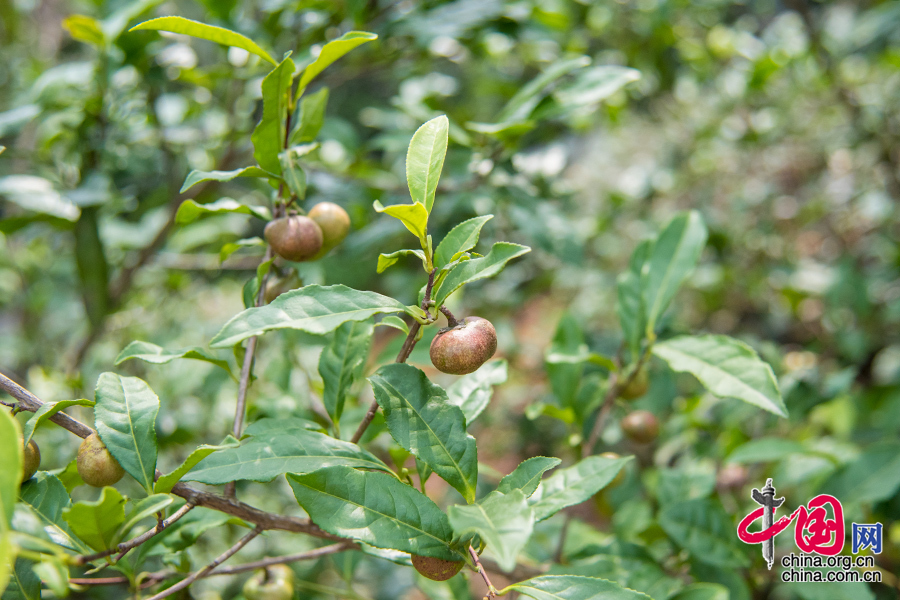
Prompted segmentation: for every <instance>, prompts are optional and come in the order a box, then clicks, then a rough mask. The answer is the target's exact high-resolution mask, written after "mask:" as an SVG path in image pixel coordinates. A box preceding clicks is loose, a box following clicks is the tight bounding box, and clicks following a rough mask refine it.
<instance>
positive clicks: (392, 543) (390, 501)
mask: <svg viewBox="0 0 900 600" xmlns="http://www.w3.org/2000/svg"><path fill="white" fill-rule="evenodd" d="M287 480H288V483H290V484H291V487H292V488H293V490H294V496H296V498H297V502H299V503H300V506H302V507H303V509H304V510H305V511H306V512H307V513H308V514H309V517H310V519H312V521H313V523H315V524H316V525H318V526H319V527H321V528H322V529H324V530H325V531H327V532H329V533H331V534H334V535H340V536H343V537H349V538H352V539H355V540H360V541H362V542H365V543H367V544H370V545H372V546H376V547H378V548H389V549H393V550H400V551H401V552H409V553H410V554H418V555H419V556H433V557H435V558H441V559H444V560H461V557H460V556H459V555H458V554H457V553H455V552H453V551H452V550H450V541H451V539H452V538H453V531H452V529H451V528H450V523H449V521H448V520H447V515H445V514H444V513H443V512H441V509H440V508H438V507H437V505H436V504H435V503H434V502H432V501H431V499H430V498H428V496H426V495H425V494H422V493H421V492H419V491H417V490H416V489H415V488H413V487H411V486H408V485H406V484H405V483H402V482H400V481H398V480H397V479H395V478H394V477H391V476H389V475H385V474H383V473H375V472H371V471H356V470H354V469H351V468H349V467H328V468H325V469H320V470H318V471H315V472H313V473H309V474H307V475H293V474H289V475H288V476H287Z"/></svg>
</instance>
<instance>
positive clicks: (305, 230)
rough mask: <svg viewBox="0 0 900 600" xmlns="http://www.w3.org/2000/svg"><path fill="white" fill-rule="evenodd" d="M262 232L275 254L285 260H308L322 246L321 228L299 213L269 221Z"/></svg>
mask: <svg viewBox="0 0 900 600" xmlns="http://www.w3.org/2000/svg"><path fill="white" fill-rule="evenodd" d="M263 234H264V235H265V238H266V241H267V242H269V245H270V246H272V250H274V251H275V254H277V255H278V256H280V257H281V258H283V259H285V260H292V261H294V262H302V261H304V260H309V259H311V258H312V257H314V256H315V255H316V253H317V252H318V251H319V250H320V249H321V248H322V240H323V237H322V228H321V227H319V225H318V224H317V223H316V222H315V221H313V220H312V219H310V218H309V217H304V216H301V215H293V216H290V217H281V218H280V219H275V220H274V221H269V223H268V224H267V225H266V229H265V230H264V232H263Z"/></svg>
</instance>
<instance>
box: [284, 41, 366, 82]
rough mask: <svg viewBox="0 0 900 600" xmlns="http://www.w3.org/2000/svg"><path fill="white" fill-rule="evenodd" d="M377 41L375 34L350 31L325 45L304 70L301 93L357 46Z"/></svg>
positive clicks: (301, 78)
mask: <svg viewBox="0 0 900 600" xmlns="http://www.w3.org/2000/svg"><path fill="white" fill-rule="evenodd" d="M375 39H378V36H377V35H375V34H374V33H368V32H366V31H348V32H347V33H345V34H344V35H342V36H341V37H339V38H337V39H336V40H331V41H330V42H328V43H327V44H325V45H324V46H323V47H322V50H321V51H320V52H319V55H318V56H317V57H316V60H315V62H313V63H312V64H311V65H309V66H308V67H306V68H305V69H304V70H303V74H302V75H301V76H300V85H299V87H298V89H299V90H300V93H302V92H303V89H304V88H306V86H307V85H309V82H310V81H312V80H313V79H314V78H315V76H316V75H318V74H319V73H321V72H322V71H324V70H325V69H327V68H328V67H329V66H330V65H331V63H333V62H334V61H336V60H337V59H339V58H341V57H342V56H344V55H345V54H347V53H348V52H350V51H351V50H353V49H354V48H356V47H357V46H360V45H362V44H365V43H366V42H371V41H372V40H375Z"/></svg>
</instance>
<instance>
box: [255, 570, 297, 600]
mask: <svg viewBox="0 0 900 600" xmlns="http://www.w3.org/2000/svg"><path fill="white" fill-rule="evenodd" d="M244 596H245V597H246V598H247V600H291V599H292V598H293V597H294V572H293V571H292V570H291V568H290V567H288V566H287V565H272V566H271V567H266V568H265V569H260V570H259V571H257V572H256V574H255V575H254V576H253V577H251V578H250V579H248V580H247V582H246V583H244Z"/></svg>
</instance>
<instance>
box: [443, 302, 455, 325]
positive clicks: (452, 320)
mask: <svg viewBox="0 0 900 600" xmlns="http://www.w3.org/2000/svg"><path fill="white" fill-rule="evenodd" d="M441 312H442V313H444V316H445V317H447V325H449V326H450V327H456V326H457V325H459V320H458V319H457V318H456V317H454V316H453V313H452V312H450V309H449V308H447V307H446V306H443V305H442V306H441Z"/></svg>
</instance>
